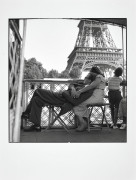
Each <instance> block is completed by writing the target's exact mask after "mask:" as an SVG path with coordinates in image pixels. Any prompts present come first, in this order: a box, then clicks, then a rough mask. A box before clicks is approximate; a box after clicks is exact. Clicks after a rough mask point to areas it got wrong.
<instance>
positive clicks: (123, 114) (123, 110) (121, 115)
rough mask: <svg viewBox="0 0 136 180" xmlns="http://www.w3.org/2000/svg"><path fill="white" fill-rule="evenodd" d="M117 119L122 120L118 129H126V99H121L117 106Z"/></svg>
mask: <svg viewBox="0 0 136 180" xmlns="http://www.w3.org/2000/svg"><path fill="white" fill-rule="evenodd" d="M119 118H120V119H122V120H123V123H122V124H121V127H120V129H126V127H127V97H125V98H123V99H122V100H121V101H120V104H119Z"/></svg>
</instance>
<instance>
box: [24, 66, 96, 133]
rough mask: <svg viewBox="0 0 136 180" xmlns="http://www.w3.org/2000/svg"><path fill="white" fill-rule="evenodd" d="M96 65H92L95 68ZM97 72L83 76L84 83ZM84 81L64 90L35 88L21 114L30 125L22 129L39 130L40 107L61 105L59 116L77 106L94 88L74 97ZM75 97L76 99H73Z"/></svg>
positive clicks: (92, 78) (88, 81)
mask: <svg viewBox="0 0 136 180" xmlns="http://www.w3.org/2000/svg"><path fill="white" fill-rule="evenodd" d="M95 68H96V67H94V69H95ZM96 75H98V73H97V72H96V73H95V72H93V68H92V71H91V72H90V73H89V75H88V76H87V77H86V78H85V81H84V83H89V84H90V83H91V82H92V81H94V79H95V78H96ZM84 83H83V84H82V85H81V84H79V85H78V86H77V87H74V86H73V85H70V87H69V89H68V90H67V91H64V92H52V91H50V90H45V89H37V90H35V92H34V94H33V96H32V98H31V101H30V103H29V104H28V106H27V108H26V110H25V112H23V114H22V118H24V119H29V121H30V122H32V125H31V126H29V127H26V128H25V129H24V130H26V131H31V130H37V131H40V130H41V126H40V123H41V112H42V107H44V106H48V105H53V106H59V107H61V111H60V113H59V116H60V115H62V114H64V113H66V112H68V111H70V110H71V109H73V107H74V106H77V105H79V104H81V103H82V102H84V101H85V100H86V99H88V98H89V97H90V96H91V95H92V94H93V91H94V89H93V88H91V89H89V90H88V91H87V90H86V91H85V93H82V94H81V95H80V97H79V98H77V97H76V92H78V93H79V91H77V90H79V89H80V88H81V87H85V85H84ZM74 98H77V99H74Z"/></svg>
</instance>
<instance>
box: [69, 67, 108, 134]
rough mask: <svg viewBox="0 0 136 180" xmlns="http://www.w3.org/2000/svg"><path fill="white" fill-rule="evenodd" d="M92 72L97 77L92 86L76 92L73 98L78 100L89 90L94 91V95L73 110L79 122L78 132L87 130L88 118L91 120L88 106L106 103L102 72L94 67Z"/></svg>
mask: <svg viewBox="0 0 136 180" xmlns="http://www.w3.org/2000/svg"><path fill="white" fill-rule="evenodd" d="M90 72H93V73H96V74H97V76H96V78H95V80H94V81H93V82H92V83H91V84H90V85H86V86H85V87H84V88H83V89H81V90H79V91H76V92H75V93H73V94H72V96H73V97H75V98H78V97H79V96H80V94H81V93H84V92H86V91H88V90H91V89H94V91H93V94H92V96H91V97H90V98H88V99H87V100H86V101H84V102H83V103H81V104H80V105H78V106H75V107H74V108H73V111H74V113H75V115H76V116H77V117H78V120H79V124H80V125H79V127H78V128H77V131H84V130H85V129H86V128H87V122H86V121H85V119H86V118H89V109H88V108H87V105H88V104H95V103H103V101H104V89H105V78H104V75H103V73H102V72H101V70H100V69H99V68H98V67H97V66H93V67H92V68H91V70H90Z"/></svg>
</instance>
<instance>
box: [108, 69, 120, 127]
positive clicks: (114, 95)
mask: <svg viewBox="0 0 136 180" xmlns="http://www.w3.org/2000/svg"><path fill="white" fill-rule="evenodd" d="M122 72H123V70H122V68H121V67H118V68H117V69H115V71H114V76H113V77H111V78H109V80H108V81H109V82H108V88H109V92H108V97H109V102H110V108H111V116H112V122H113V123H112V124H111V127H113V129H117V128H118V127H117V118H118V109H119V103H120V101H121V99H122V96H121V92H120V83H121V82H122V78H121V77H120V76H122Z"/></svg>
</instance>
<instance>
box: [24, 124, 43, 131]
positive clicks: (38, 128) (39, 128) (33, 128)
mask: <svg viewBox="0 0 136 180" xmlns="http://www.w3.org/2000/svg"><path fill="white" fill-rule="evenodd" d="M24 131H25V132H31V131H37V132H40V131H41V126H36V125H31V126H26V127H25V128H24Z"/></svg>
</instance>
